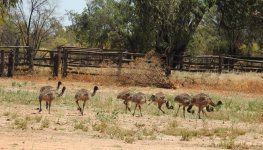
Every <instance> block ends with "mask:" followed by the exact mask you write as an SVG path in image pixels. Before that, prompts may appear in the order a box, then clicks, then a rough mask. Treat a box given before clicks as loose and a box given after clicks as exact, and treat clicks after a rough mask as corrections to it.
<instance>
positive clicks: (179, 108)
mask: <svg viewBox="0 0 263 150" xmlns="http://www.w3.org/2000/svg"><path fill="white" fill-rule="evenodd" d="M180 107H181V105H179V107H178V109H177V112H176V114H175V116H176V117H177V114H178V112H179V109H180Z"/></svg>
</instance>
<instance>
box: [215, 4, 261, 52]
mask: <svg viewBox="0 0 263 150" xmlns="http://www.w3.org/2000/svg"><path fill="white" fill-rule="evenodd" d="M217 7H218V11H219V13H220V16H219V20H220V22H219V27H220V29H221V32H222V36H224V37H225V39H226V40H227V41H228V45H229V46H228V47H229V52H228V54H230V55H240V54H241V55H242V52H241V47H242V45H244V44H245V45H251V44H252V43H254V42H257V43H262V42H261V41H262V40H261V36H260V35H262V33H263V32H262V30H261V29H262V28H263V17H262V13H263V10H262V7H263V1H258V0H243V1H239V0H231V1H229V0H220V1H218V2H217ZM247 54H248V55H250V52H249V51H248V53H247Z"/></svg>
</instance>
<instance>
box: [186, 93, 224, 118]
mask: <svg viewBox="0 0 263 150" xmlns="http://www.w3.org/2000/svg"><path fill="white" fill-rule="evenodd" d="M222 104H223V103H222V101H218V102H217V103H216V104H215V103H214V102H213V101H212V100H211V98H210V97H209V96H208V95H207V94H204V93H200V94H197V95H195V96H194V97H193V98H192V100H191V104H189V107H188V108H187V111H188V112H191V109H192V107H193V105H195V106H196V107H198V118H199V119H201V117H200V112H201V111H202V113H203V114H204V115H206V113H205V111H204V110H203V109H204V108H206V110H207V111H208V112H210V111H213V108H210V106H213V107H217V106H220V105H222Z"/></svg>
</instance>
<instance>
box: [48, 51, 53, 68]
mask: <svg viewBox="0 0 263 150" xmlns="http://www.w3.org/2000/svg"><path fill="white" fill-rule="evenodd" d="M49 57H50V62H49V63H50V65H51V64H53V63H54V52H53V51H50V52H49Z"/></svg>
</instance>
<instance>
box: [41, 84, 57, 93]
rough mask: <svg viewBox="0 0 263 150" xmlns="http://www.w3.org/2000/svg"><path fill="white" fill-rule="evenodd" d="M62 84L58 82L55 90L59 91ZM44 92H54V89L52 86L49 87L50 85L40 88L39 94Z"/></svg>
mask: <svg viewBox="0 0 263 150" xmlns="http://www.w3.org/2000/svg"><path fill="white" fill-rule="evenodd" d="M61 84H62V82H60V81H58V84H57V89H56V90H58V89H59V87H60V85H61ZM46 90H54V87H53V86H50V85H47V86H42V87H41V88H40V93H41V92H43V91H46Z"/></svg>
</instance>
